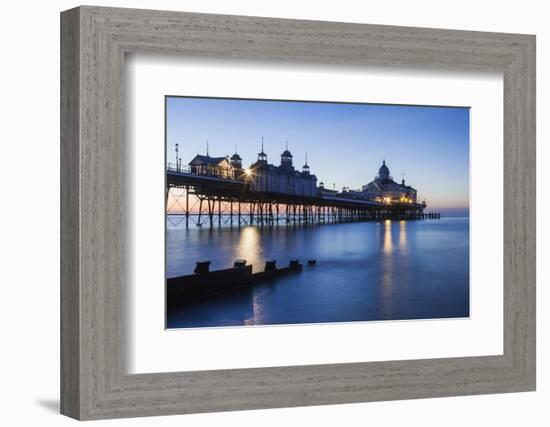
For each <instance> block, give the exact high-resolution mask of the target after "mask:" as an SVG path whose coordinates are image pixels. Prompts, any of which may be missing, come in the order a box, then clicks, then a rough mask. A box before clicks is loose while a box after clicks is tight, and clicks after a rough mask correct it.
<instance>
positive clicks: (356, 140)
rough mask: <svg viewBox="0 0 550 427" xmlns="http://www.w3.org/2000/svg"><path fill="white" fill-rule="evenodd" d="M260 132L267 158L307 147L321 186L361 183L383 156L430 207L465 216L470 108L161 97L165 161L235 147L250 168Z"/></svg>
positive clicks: (299, 160) (298, 158) (301, 154)
mask: <svg viewBox="0 0 550 427" xmlns="http://www.w3.org/2000/svg"><path fill="white" fill-rule="evenodd" d="M262 136H263V138H264V151H265V152H266V153H267V158H268V162H269V163H274V164H276V165H278V164H279V163H280V156H281V153H282V152H283V151H284V149H285V145H286V141H288V149H289V150H290V151H291V153H292V155H293V156H294V158H293V160H294V166H295V167H296V168H298V169H300V170H301V168H302V166H303V164H304V161H305V154H306V152H307V158H308V164H309V166H310V168H311V173H313V174H315V175H316V176H317V179H318V183H319V182H321V181H322V182H324V183H325V186H326V187H329V188H333V185H334V184H335V185H336V188H337V189H338V190H341V189H342V187H343V186H348V187H350V188H351V189H359V188H361V186H362V185H364V184H367V183H368V182H370V181H372V179H373V178H374V176H375V175H376V174H377V172H378V168H379V167H380V165H381V163H382V160H383V159H385V160H386V164H387V166H388V167H389V169H390V174H391V175H392V176H393V178H394V179H395V180H396V181H399V182H400V181H401V179H402V177H403V173H404V174H405V180H406V183H407V184H408V185H411V186H413V187H414V188H416V189H417V190H418V197H419V200H424V199H425V200H426V203H427V204H428V208H429V209H428V211H430V210H439V211H443V212H448V213H450V214H452V215H453V216H454V215H460V216H464V215H468V205H469V188H468V187H469V108H467V107H465V108H456V107H431V106H404V105H379V104H345V103H322V102H299V101H264V100H244V99H216V98H187V97H167V98H166V142H167V147H166V148H167V161H168V162H170V163H174V162H175V150H174V149H175V144H176V143H179V147H180V157H182V163H183V164H187V163H189V161H191V159H192V158H193V157H194V156H195V155H196V154H197V153H200V154H205V153H206V141H208V143H209V152H210V156H213V157H221V156H226V155H229V156H231V155H232V154H233V153H234V151H235V147H237V150H238V153H239V155H240V156H241V157H242V158H243V166H244V167H246V166H249V165H250V164H251V163H253V162H254V161H255V160H256V158H257V153H258V152H259V151H260V148H261V139H262Z"/></svg>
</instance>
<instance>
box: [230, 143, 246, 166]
mask: <svg viewBox="0 0 550 427" xmlns="http://www.w3.org/2000/svg"><path fill="white" fill-rule="evenodd" d="M229 160H230V161H231V165H232V166H233V167H234V168H235V169H242V168H243V159H241V156H239V155H238V154H237V147H235V154H233V155H232V156H231V158H230V159H229Z"/></svg>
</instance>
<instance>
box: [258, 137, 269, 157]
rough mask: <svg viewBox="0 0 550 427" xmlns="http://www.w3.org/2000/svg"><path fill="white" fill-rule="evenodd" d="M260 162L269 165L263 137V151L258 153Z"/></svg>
mask: <svg viewBox="0 0 550 427" xmlns="http://www.w3.org/2000/svg"><path fill="white" fill-rule="evenodd" d="M258 161H259V162H266V163H267V154H265V153H264V137H263V136H262V151H260V152H259V153H258Z"/></svg>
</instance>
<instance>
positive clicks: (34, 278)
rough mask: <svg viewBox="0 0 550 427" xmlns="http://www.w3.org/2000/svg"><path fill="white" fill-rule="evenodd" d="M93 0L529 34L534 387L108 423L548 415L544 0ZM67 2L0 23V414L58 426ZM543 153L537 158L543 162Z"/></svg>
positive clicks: (544, 418)
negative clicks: (62, 58) (62, 50)
mask: <svg viewBox="0 0 550 427" xmlns="http://www.w3.org/2000/svg"><path fill="white" fill-rule="evenodd" d="M94 3H95V4H97V5H105V6H121V7H137V8H148V9H151V8H155V9H167V10H185V11H194V12H209V13H227V14H244V15H257V16H271V17H280V18H300V19H319V20H329V21H349V22H363V23H373V24H392V25H409V26H424V27H440V28H455V29H467V30H482V31H504V32H519V33H531V34H537V44H538V49H537V55H538V61H537V62H538V65H537V74H538V82H537V85H538V101H537V104H538V106H537V107H538V114H537V122H538V142H539V144H538V162H537V163H538V165H539V167H538V195H539V197H538V199H539V203H538V215H537V216H538V219H539V221H538V234H539V239H538V248H539V254H538V260H539V266H538V338H539V340H538V360H539V363H538V369H539V370H538V391H537V392H535V393H519V394H508V395H488V396H473V397H458V398H440V399H424V400H413V401H398V402H381V403H366V404H350V405H338V406H324V407H309V408H293V409H276V410H261V411H248V412H233V413H221V414H206V415H202V414H200V415H189V416H171V417H160V418H143V419H128V420H115V421H108V422H106V423H109V424H110V425H117V426H119V425H120V426H145V425H155V426H158V425H165V426H169V425H174V426H175V425H181V424H182V423H185V424H186V425H188V426H218V425H224V426H232V425H239V426H257V425H259V424H261V425H262V426H265V427H268V426H280V425H300V424H302V425H306V424H307V425H317V426H333V425H335V424H339V425H346V426H356V425H357V426H359V425H361V426H364V425H365V424H367V423H368V424H371V425H380V424H383V425H385V426H394V425H395V426H401V425H406V426H408V427H411V426H422V427H429V426H438V427H439V426H441V425H446V426H460V427H464V426H465V425H468V424H470V423H475V424H476V425H484V424H491V425H499V426H516V425H529V426H546V425H548V424H549V422H550V411H549V410H548V402H550V370H549V369H548V363H545V362H546V361H545V359H548V357H549V356H548V354H549V346H550V334H549V333H548V327H547V326H546V325H547V324H548V323H549V321H550V314H549V313H550V311H549V308H550V307H549V302H550V301H549V297H550V292H549V291H548V289H545V287H544V285H545V284H548V283H550V281H549V278H550V277H549V274H548V269H544V268H543V267H544V265H543V263H544V261H545V259H548V256H549V255H550V254H549V247H548V239H544V237H547V235H548V222H545V221H544V219H545V218H544V215H545V214H546V212H547V211H548V208H550V204H549V203H548V199H549V198H550V194H549V191H548V187H545V186H544V183H545V182H548V180H549V172H548V168H546V170H545V168H544V165H545V163H546V162H548V161H550V157H549V148H548V144H544V143H543V141H547V140H548V138H549V136H550V135H549V126H548V124H547V123H545V122H544V118H547V117H549V116H550V105H549V102H550V98H549V97H548V76H549V75H550V27H549V26H548V11H546V10H545V2H542V1H536V0H523V1H521V2H517V1H514V2H511V1H502V0H501V1H485V2H481V1H472V0H462V1H460V2H442V1H424V0H416V1H407V0H399V1H392V2H390V1H386V2H359V1H352V0H339V1H338V2H324V3H323V2H320V1H319V0H317V1H314V0H303V1H296V0H277V1H268V2H267V1H265V2H261V1H257V0H256V1H254V0H231V1H230V2H228V1H224V0H188V1H169V0H157V1H145V0H142V1H137V0H136V1H115V0H111V1H96V2H94ZM76 5H78V2H74V1H62V0H58V1H50V2H38V1H26V2H9V3H8V2H5V3H4V4H3V7H2V18H3V19H2V23H1V25H0V31H1V36H2V37H1V40H2V56H1V57H2V62H1V65H0V73H1V78H0V85H1V86H0V251H1V252H0V284H1V293H0V296H1V298H0V320H1V322H0V325H1V326H2V349H1V351H0V358H1V360H0V362H1V364H2V365H1V366H2V367H3V371H2V375H1V376H0V394H1V396H0V401H1V402H2V409H1V411H0V422H1V423H2V424H3V425H41V426H54V425H55V426H57V425H60V426H63V425H68V424H70V423H72V422H73V421H72V420H70V419H68V418H65V417H62V416H60V415H58V405H59V398H58V396H59V393H58V384H59V379H58V378H59V368H58V365H59V362H58V360H59V333H58V331H59V107H58V105H59V12H60V11H61V10H64V9H68V8H71V7H74V6H76ZM545 161H546V162H545Z"/></svg>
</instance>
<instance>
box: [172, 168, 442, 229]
mask: <svg viewBox="0 0 550 427" xmlns="http://www.w3.org/2000/svg"><path fill="white" fill-rule="evenodd" d="M247 177H248V173H246V174H245V173H243V174H242V175H240V176H237V177H235V176H231V175H229V174H227V173H220V172H219V171H216V170H214V171H212V170H206V171H200V172H199V173H197V171H196V170H193V169H192V168H191V167H189V166H182V165H181V164H180V163H178V164H176V165H174V164H168V166H167V170H166V204H167V206H166V208H167V211H168V210H170V209H172V208H174V207H176V208H177V209H178V211H179V212H181V213H179V214H178V215H180V220H179V221H178V222H177V223H178V224H179V223H180V222H185V226H186V227H189V226H199V227H201V226H208V227H215V226H218V227H221V226H237V227H239V226H245V225H260V226H262V225H266V226H273V225H309V224H324V223H342V222H357V221H381V220H386V219H391V220H419V219H428V218H429V219H439V218H440V214H439V213H424V209H425V208H426V205H425V204H424V203H413V202H411V200H405V201H402V202H401V201H397V202H394V201H392V202H388V201H375V200H366V199H363V198H360V197H358V196H357V195H356V194H355V193H353V192H350V193H349V194H347V193H345V192H342V193H337V194H335V193H336V192H334V193H332V194H327V193H326V192H323V191H322V189H319V188H316V189H315V190H314V191H313V192H311V191H309V192H308V193H307V194H296V192H295V191H294V192H284V191H270V189H269V187H268V186H266V187H264V188H262V189H258V186H254V185H252V184H253V183H252V181H251V180H250V179H247ZM170 193H171V194H172V198H171V200H173V202H172V204H171V206H168V201H169V194H170ZM193 196H194V197H193ZM175 205H176V206H175ZM170 217H171V215H170V214H168V219H169V220H170ZM175 225H176V224H175Z"/></svg>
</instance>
